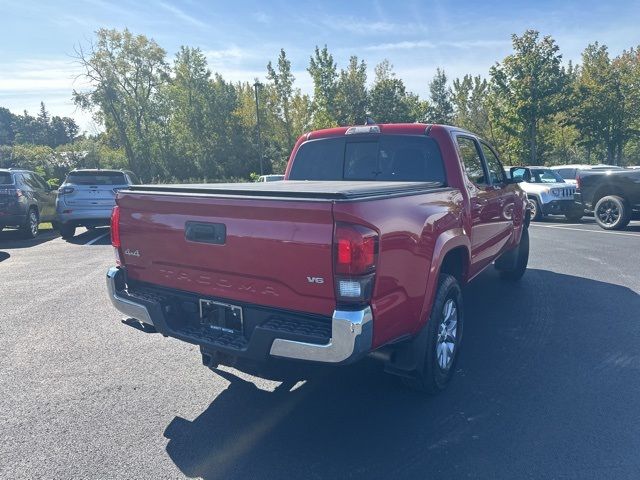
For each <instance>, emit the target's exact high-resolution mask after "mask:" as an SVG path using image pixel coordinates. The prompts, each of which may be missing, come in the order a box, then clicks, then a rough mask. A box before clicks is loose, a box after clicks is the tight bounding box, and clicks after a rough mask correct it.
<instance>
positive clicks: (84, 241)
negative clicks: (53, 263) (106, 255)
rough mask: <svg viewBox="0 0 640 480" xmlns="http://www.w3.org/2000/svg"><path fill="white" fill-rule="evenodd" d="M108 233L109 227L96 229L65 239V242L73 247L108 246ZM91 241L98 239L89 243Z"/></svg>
mask: <svg viewBox="0 0 640 480" xmlns="http://www.w3.org/2000/svg"><path fill="white" fill-rule="evenodd" d="M109 232H110V229H109V227H98V228H95V229H91V230H86V231H84V232H81V233H78V234H77V235H75V236H74V237H72V238H69V239H66V242H67V243H72V244H74V245H108V244H110V243H111V240H110V239H109V235H108V233H109ZM93 239H98V241H96V242H95V243H89V242H91V240H93Z"/></svg>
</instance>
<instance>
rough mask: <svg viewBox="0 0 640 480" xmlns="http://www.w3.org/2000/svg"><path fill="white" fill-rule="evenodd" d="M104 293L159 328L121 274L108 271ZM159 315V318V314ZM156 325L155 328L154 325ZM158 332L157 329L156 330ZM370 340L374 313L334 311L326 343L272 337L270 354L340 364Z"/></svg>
mask: <svg viewBox="0 0 640 480" xmlns="http://www.w3.org/2000/svg"><path fill="white" fill-rule="evenodd" d="M107 291H108V293H109V299H110V300H111V303H113V306H114V307H116V308H117V309H118V310H119V311H120V312H122V313H124V314H125V315H127V316H128V317H130V318H133V319H136V320H138V321H139V322H142V323H144V324H147V325H150V326H154V327H156V328H157V327H160V326H161V324H162V323H163V322H162V321H161V319H158V322H155V324H154V320H153V318H152V315H151V313H150V311H149V309H148V308H147V306H145V305H143V304H142V303H138V302H137V301H136V299H135V297H132V296H130V295H129V294H128V293H127V292H126V290H125V285H124V272H123V270H122V269H120V268H118V267H112V268H110V269H109V271H108V272H107ZM157 314H158V315H162V313H161V311H158V313H157ZM156 324H157V325H156ZM159 330H160V328H159ZM372 340H373V314H372V312H371V307H368V306H367V307H365V308H363V309H361V310H354V311H351V310H335V311H334V312H333V316H332V319H331V339H330V340H329V342H328V343H326V344H316V343H306V342H300V341H296V340H290V339H286V338H275V339H274V340H273V343H272V344H271V348H270V350H269V355H271V356H274V357H280V358H291V359H296V360H307V361H312V362H320V363H343V362H347V361H349V360H351V359H354V358H358V357H361V356H364V355H365V354H367V353H369V351H370V350H371V344H372Z"/></svg>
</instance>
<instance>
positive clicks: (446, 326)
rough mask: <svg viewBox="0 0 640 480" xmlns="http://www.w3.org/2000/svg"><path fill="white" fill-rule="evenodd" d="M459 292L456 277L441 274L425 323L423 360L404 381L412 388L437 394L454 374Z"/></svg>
mask: <svg viewBox="0 0 640 480" xmlns="http://www.w3.org/2000/svg"><path fill="white" fill-rule="evenodd" d="M463 320H464V315H463V304H462V291H461V289H460V285H458V281H457V280H456V279H455V277H453V276H451V275H448V274H441V275H440V277H439V279H438V291H437V292H436V298H435V301H434V302H433V307H432V310H431V316H430V317H429V320H428V323H427V325H426V326H425V327H424V328H426V329H427V332H426V333H427V336H426V345H425V348H426V352H425V356H424V363H423V364H422V365H421V367H420V368H419V369H418V371H416V372H414V374H413V375H412V376H411V377H403V378H402V381H403V383H404V384H405V385H406V386H408V387H409V388H412V389H414V390H418V391H421V392H426V393H430V394H436V393H438V392H440V391H442V390H444V389H445V388H446V386H447V385H448V384H449V381H450V380H451V377H452V376H453V372H454V370H455V365H456V362H457V360H458V353H459V351H460V345H461V341H462V327H463Z"/></svg>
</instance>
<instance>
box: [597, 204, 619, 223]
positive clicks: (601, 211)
mask: <svg viewBox="0 0 640 480" xmlns="http://www.w3.org/2000/svg"><path fill="white" fill-rule="evenodd" d="M598 218H599V219H600V221H602V223H605V224H607V225H612V224H614V223H615V222H616V221H617V220H618V218H620V210H619V209H618V206H617V205H616V204H615V203H614V202H612V201H610V200H608V201H606V202H603V203H602V204H600V207H599V208H598Z"/></svg>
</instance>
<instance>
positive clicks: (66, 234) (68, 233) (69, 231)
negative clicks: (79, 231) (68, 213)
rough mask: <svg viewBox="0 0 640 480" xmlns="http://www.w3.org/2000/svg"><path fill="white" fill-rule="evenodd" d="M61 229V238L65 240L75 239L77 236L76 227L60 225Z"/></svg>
mask: <svg viewBox="0 0 640 480" xmlns="http://www.w3.org/2000/svg"><path fill="white" fill-rule="evenodd" d="M59 229H60V236H61V237H62V238H64V239H65V240H68V239H70V238H73V236H74V235H75V234H76V227H75V226H73V225H64V224H60V227H59Z"/></svg>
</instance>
